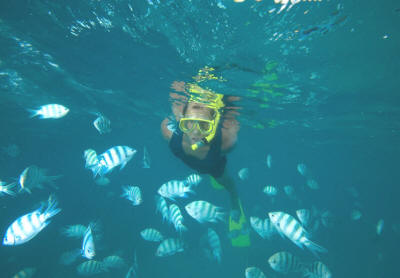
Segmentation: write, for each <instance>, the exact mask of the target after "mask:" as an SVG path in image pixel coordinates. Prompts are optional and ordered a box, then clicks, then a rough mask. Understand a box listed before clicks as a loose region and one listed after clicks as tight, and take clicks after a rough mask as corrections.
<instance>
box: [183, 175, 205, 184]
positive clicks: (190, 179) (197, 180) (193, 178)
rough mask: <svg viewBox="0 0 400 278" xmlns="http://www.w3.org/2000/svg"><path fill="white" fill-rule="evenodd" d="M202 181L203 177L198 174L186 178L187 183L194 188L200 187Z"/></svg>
mask: <svg viewBox="0 0 400 278" xmlns="http://www.w3.org/2000/svg"><path fill="white" fill-rule="evenodd" d="M201 181H202V177H201V176H200V175H198V174H191V175H189V176H188V177H187V178H186V182H187V183H188V184H189V185H193V186H198V185H199V183H200V182H201Z"/></svg>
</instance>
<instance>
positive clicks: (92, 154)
mask: <svg viewBox="0 0 400 278" xmlns="http://www.w3.org/2000/svg"><path fill="white" fill-rule="evenodd" d="M83 158H84V159H85V168H87V169H91V170H92V171H93V168H94V167H95V166H97V164H98V163H99V159H98V158H97V153H96V151H95V150H93V149H87V150H85V151H84V153H83ZM93 174H94V173H93Z"/></svg>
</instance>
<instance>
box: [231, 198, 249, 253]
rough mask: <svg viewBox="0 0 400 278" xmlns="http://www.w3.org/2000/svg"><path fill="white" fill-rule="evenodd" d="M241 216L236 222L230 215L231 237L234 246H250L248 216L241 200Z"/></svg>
mask: <svg viewBox="0 0 400 278" xmlns="http://www.w3.org/2000/svg"><path fill="white" fill-rule="evenodd" d="M239 206H240V217H239V222H235V221H234V220H233V219H232V217H231V216H229V235H230V238H231V243H232V246H234V247H248V246H250V244H251V242H250V234H249V229H248V225H247V220H246V216H245V215H244V212H243V208H242V203H241V202H240V201H239Z"/></svg>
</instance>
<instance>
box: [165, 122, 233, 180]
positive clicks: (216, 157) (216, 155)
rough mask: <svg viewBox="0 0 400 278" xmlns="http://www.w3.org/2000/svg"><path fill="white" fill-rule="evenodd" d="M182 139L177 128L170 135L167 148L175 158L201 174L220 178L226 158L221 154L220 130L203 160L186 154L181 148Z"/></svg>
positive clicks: (180, 132)
mask: <svg viewBox="0 0 400 278" xmlns="http://www.w3.org/2000/svg"><path fill="white" fill-rule="evenodd" d="M182 137H183V132H182V131H181V130H180V129H179V128H177V129H176V131H175V132H174V133H172V137H171V140H170V141H169V147H170V148H171V151H172V153H173V154H174V155H175V156H176V157H179V158H180V159H181V160H182V161H183V162H184V163H185V164H186V165H187V166H189V167H190V168H192V169H193V170H196V171H198V172H199V173H201V174H210V175H211V176H213V177H215V178H218V177H220V176H222V174H223V173H224V170H225V166H226V156H225V155H223V154H221V145H222V131H221V128H218V129H217V133H216V134H215V137H214V139H213V140H212V141H211V144H210V149H209V150H208V153H207V155H206V157H205V158H204V159H198V158H196V157H194V156H191V155H188V154H186V153H185V152H184V150H183V147H182Z"/></svg>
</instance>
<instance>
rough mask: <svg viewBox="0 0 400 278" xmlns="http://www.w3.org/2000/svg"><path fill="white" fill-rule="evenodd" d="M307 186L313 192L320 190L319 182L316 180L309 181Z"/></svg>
mask: <svg viewBox="0 0 400 278" xmlns="http://www.w3.org/2000/svg"><path fill="white" fill-rule="evenodd" d="M307 186H308V187H309V188H311V189H313V190H316V189H319V185H318V182H317V181H316V180H314V179H308V180H307Z"/></svg>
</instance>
